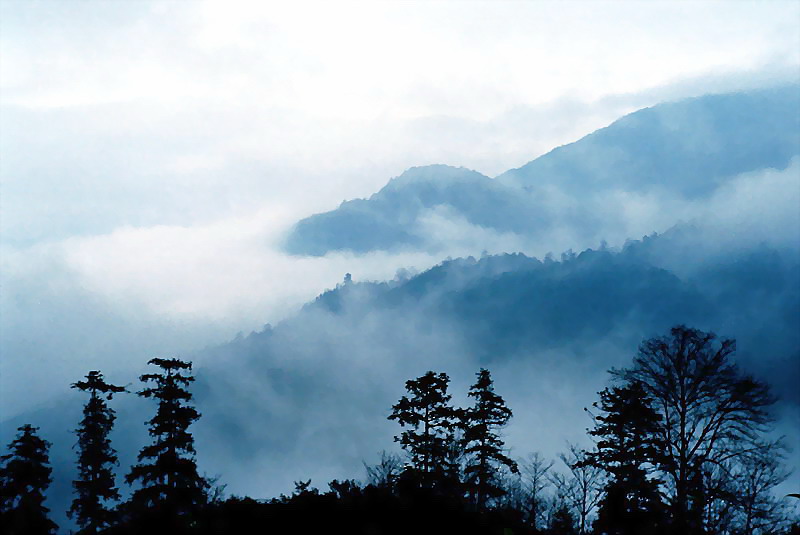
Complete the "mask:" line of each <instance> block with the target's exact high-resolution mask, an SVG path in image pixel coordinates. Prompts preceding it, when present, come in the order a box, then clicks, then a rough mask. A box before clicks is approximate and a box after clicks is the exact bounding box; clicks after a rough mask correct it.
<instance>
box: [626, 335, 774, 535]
mask: <svg viewBox="0 0 800 535" xmlns="http://www.w3.org/2000/svg"><path fill="white" fill-rule="evenodd" d="M735 349H736V343H735V341H734V340H730V339H722V340H719V341H717V338H716V335H714V334H713V333H706V332H702V331H699V330H697V329H692V328H689V327H686V326H683V325H679V326H677V327H674V328H672V330H671V331H670V335H669V336H664V337H657V338H652V339H650V340H645V341H644V342H643V343H642V344H641V346H640V347H639V353H638V355H637V356H636V358H635V359H634V362H633V366H632V367H631V368H628V369H623V370H612V372H611V373H612V374H614V375H615V376H616V377H617V378H620V379H623V380H625V381H627V382H629V383H638V384H640V385H641V386H642V388H643V390H644V392H645V393H646V394H647V396H648V397H649V398H651V399H652V400H653V406H654V408H655V409H656V410H657V411H658V412H659V413H660V416H661V420H660V423H659V424H658V426H657V433H658V435H659V437H658V438H659V439H660V441H661V442H662V443H663V445H664V451H665V455H664V456H663V458H662V461H661V463H660V469H661V470H662V471H663V472H664V473H665V474H666V476H667V477H666V481H665V482H666V483H667V485H668V487H669V489H670V494H669V505H670V508H671V509H672V522H673V530H674V531H676V532H679V533H682V534H685V535H694V534H697V533H703V532H704V531H705V529H704V526H703V510H704V508H705V506H706V504H707V503H708V501H709V496H708V493H707V492H706V489H705V486H704V483H703V478H704V473H705V472H706V470H707V468H708V467H709V466H713V465H716V466H719V465H721V464H722V463H725V462H727V461H729V460H731V459H735V458H737V457H740V456H743V455H745V454H746V453H748V452H750V451H753V450H754V449H756V450H757V449H758V445H757V443H756V442H757V440H758V438H759V436H760V435H761V434H763V433H765V432H766V431H768V430H769V424H770V423H771V422H772V417H771V416H770V414H769V411H768V409H769V408H770V406H771V405H772V404H773V403H774V402H775V398H774V397H773V396H772V395H771V394H770V392H769V387H768V386H767V385H766V384H764V383H762V382H760V381H757V380H756V379H754V378H752V377H749V376H746V375H744V374H742V373H741V372H740V371H739V369H738V368H737V366H736V365H735V364H733V363H732V362H731V361H730V356H731V354H732V353H733V352H734V351H735Z"/></svg>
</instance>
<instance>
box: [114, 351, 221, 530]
mask: <svg viewBox="0 0 800 535" xmlns="http://www.w3.org/2000/svg"><path fill="white" fill-rule="evenodd" d="M148 364H154V365H156V366H158V367H159V368H161V369H162V370H163V372H162V373H154V374H145V375H142V376H141V377H140V380H141V381H142V382H144V383H152V384H153V386H151V387H148V388H144V389H143V390H141V391H139V392H138V395H140V396H142V397H144V398H154V399H156V400H158V409H157V411H156V415H155V416H154V417H153V418H152V419H151V420H149V421H148V422H147V423H148V424H149V426H150V429H149V433H150V436H151V437H153V438H154V441H153V443H152V444H151V445H149V446H146V447H144V448H142V450H141V451H140V452H139V456H138V461H139V462H140V463H141V464H137V465H135V466H133V467H132V468H131V471H130V473H129V474H128V475H127V476H126V477H125V480H126V481H127V483H128V484H132V483H133V482H135V481H139V482H140V484H141V488H139V489H138V490H136V491H135V492H134V493H133V496H132V498H131V504H130V507H131V508H132V509H133V510H134V511H137V512H138V511H140V510H142V509H144V510H150V512H153V511H156V512H158V513H159V514H166V515H169V516H172V518H173V519H180V518H183V517H186V516H187V515H190V514H191V513H192V512H193V511H194V510H195V508H196V507H197V506H198V505H200V504H202V503H204V502H205V501H206V492H207V489H208V487H209V484H208V482H207V481H206V480H205V479H204V478H202V477H201V476H200V475H198V473H197V463H196V461H195V449H194V437H192V435H191V433H189V431H188V428H189V426H190V425H191V424H192V423H194V422H195V421H197V420H198V419H199V418H200V413H198V412H197V411H196V410H195V408H194V407H192V406H190V405H188V403H189V402H190V401H191V400H192V394H191V393H190V392H189V391H188V390H187V388H188V386H189V384H190V383H192V382H193V381H194V377H192V376H191V375H189V374H187V373H186V371H187V370H188V371H190V370H191V369H192V364H191V363H190V362H184V361H181V360H178V359H161V358H155V359H152V360H150V361H149V362H148ZM134 514H136V512H135V513H134Z"/></svg>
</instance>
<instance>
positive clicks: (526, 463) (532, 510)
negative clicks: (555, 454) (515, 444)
mask: <svg viewBox="0 0 800 535" xmlns="http://www.w3.org/2000/svg"><path fill="white" fill-rule="evenodd" d="M552 467H553V461H548V460H545V458H544V457H543V456H542V455H541V454H540V453H539V452H538V451H537V452H534V453H531V454H529V455H528V456H527V457H526V458H525V459H523V460H521V461H520V462H519V468H520V472H521V474H522V478H523V480H524V481H525V483H526V487H527V490H528V510H529V514H530V517H529V520H528V521H529V523H530V525H531V527H533V529H538V524H539V522H540V521H541V520H544V515H545V509H546V503H547V500H546V498H545V492H544V490H545V489H546V488H547V487H548V486H550V480H549V479H548V477H547V476H548V474H549V472H550V469H551V468H552Z"/></svg>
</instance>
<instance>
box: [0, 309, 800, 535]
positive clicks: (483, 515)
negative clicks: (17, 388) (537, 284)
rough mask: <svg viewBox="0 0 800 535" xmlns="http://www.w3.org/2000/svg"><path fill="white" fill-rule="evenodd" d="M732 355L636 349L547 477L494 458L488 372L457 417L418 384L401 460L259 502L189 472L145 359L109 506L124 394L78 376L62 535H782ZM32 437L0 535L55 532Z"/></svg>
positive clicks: (705, 341) (186, 378)
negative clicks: (131, 447) (135, 431)
mask: <svg viewBox="0 0 800 535" xmlns="http://www.w3.org/2000/svg"><path fill="white" fill-rule="evenodd" d="M734 351H735V342H734V341H733V340H729V339H718V338H717V337H716V336H715V335H714V334H713V333H709V332H703V331H699V330H697V329H693V328H690V327H686V326H682V325H681V326H676V327H674V328H672V329H671V331H670V332H669V333H668V334H667V335H664V336H659V337H655V338H651V339H648V340H645V341H644V342H642V344H641V345H640V347H639V351H638V354H637V355H636V357H635V358H634V359H633V362H632V363H631V365H630V366H629V367H627V368H623V369H612V370H611V371H610V376H611V377H610V380H611V382H610V385H609V386H608V387H607V388H605V389H604V390H602V391H601V392H599V394H598V396H599V400H598V401H597V402H595V403H594V405H593V407H592V408H591V409H588V408H587V412H588V413H589V415H590V417H591V418H592V420H593V422H594V426H593V427H592V428H591V429H589V430H588V435H589V437H590V438H591V439H592V442H593V446H592V447H591V448H588V449H582V448H580V447H578V446H574V445H570V446H569V447H568V451H566V452H565V453H564V454H562V455H561V456H560V460H561V462H562V463H563V464H564V468H563V469H562V470H560V471H559V470H556V469H555V468H554V462H553V461H550V460H547V459H545V458H543V457H542V456H541V455H540V454H538V453H533V454H531V455H529V456H528V457H527V458H523V459H514V458H512V457H511V455H510V452H509V451H508V450H507V449H506V448H505V444H504V441H503V438H502V429H503V428H504V427H505V426H506V425H507V424H508V423H509V421H510V420H511V418H512V416H513V412H512V410H511V408H509V407H507V406H506V402H505V400H504V398H503V397H502V396H501V395H500V394H499V393H498V392H496V391H495V387H494V382H493V380H492V377H491V373H490V372H489V370H488V369H485V368H481V369H480V370H479V371H478V372H477V373H476V381H475V383H474V384H473V385H472V386H471V387H470V388H469V391H468V393H467V398H468V399H469V400H470V402H471V406H469V407H465V408H459V407H455V406H453V405H452V395H451V393H449V392H448V388H449V385H450V378H449V376H448V375H447V374H446V373H444V372H435V371H428V372H426V373H425V374H423V375H422V376H420V377H418V378H416V379H410V380H408V381H407V382H406V384H405V386H406V391H407V395H404V396H402V397H401V399H400V400H399V401H398V402H397V403H396V404H395V405H394V406H392V407H391V413H390V414H389V416H388V418H389V419H390V420H393V421H396V422H397V423H398V425H399V426H400V431H399V434H398V435H397V436H396V437H395V441H396V442H398V443H399V445H400V447H401V448H402V450H404V453H405V455H404V456H401V455H399V454H396V453H387V452H383V453H381V460H380V462H379V463H378V464H377V465H374V466H369V465H365V467H366V471H367V479H368V480H367V482H366V483H361V482H359V481H355V480H343V481H339V480H334V481H331V482H330V483H329V484H328V490H327V491H320V490H319V489H317V488H314V487H312V485H311V481H310V480H305V481H303V480H300V481H298V482H296V483H295V486H296V488H295V491H294V492H293V493H292V494H290V495H281V496H279V497H277V498H272V499H263V498H258V499H257V498H251V497H241V496H231V497H227V498H224V497H223V495H222V494H223V493H222V487H219V486H215V485H214V481H212V480H209V479H208V478H206V477H204V476H201V475H200V474H199V473H198V470H197V461H196V457H195V449H194V438H193V436H192V433H191V431H190V430H189V428H190V426H191V425H192V423H194V422H195V421H197V420H198V419H199V418H200V417H201V415H200V413H199V412H198V411H197V410H196V409H195V408H194V407H193V406H192V404H191V402H192V393H191V392H190V386H191V384H192V382H193V381H194V377H193V376H192V373H191V371H192V364H191V363H190V362H185V361H182V360H179V359H177V358H169V359H166V358H156V359H152V360H151V361H150V362H149V364H151V365H154V366H156V367H158V368H159V371H158V372H157V373H148V374H144V375H142V376H140V381H142V383H144V384H145V385H147V386H145V387H144V388H143V389H141V390H139V391H138V392H137V394H138V395H139V396H140V397H142V398H146V399H153V400H155V401H157V403H158V405H157V408H156V412H155V415H154V416H153V417H152V418H151V419H150V420H149V421H147V422H146V424H147V425H148V432H149V435H150V437H151V438H152V443H151V444H150V445H147V446H144V447H143V448H142V449H141V451H140V453H139V456H138V464H135V465H134V466H133V467H131V468H130V471H129V472H128V474H127V475H126V477H125V481H126V483H127V484H128V486H129V487H131V489H132V492H131V493H130V496H129V497H128V498H127V499H125V500H121V498H120V493H119V491H118V489H117V487H116V483H115V481H116V478H115V474H114V467H115V466H116V465H117V458H116V452H115V450H114V448H113V447H112V445H111V443H110V440H109V433H110V431H111V430H112V428H113V425H114V422H115V419H116V416H115V413H114V411H113V409H112V408H110V407H109V406H108V404H107V403H106V402H107V401H111V400H112V398H113V396H114V395H117V394H124V393H125V392H126V391H127V390H126V388H124V387H121V386H116V385H113V384H111V383H107V382H106V381H105V379H104V377H103V375H102V374H101V373H100V372H99V371H91V372H89V373H88V375H87V376H86V379H85V380H84V381H79V382H76V383H74V384H73V385H72V386H73V388H77V389H79V390H81V391H83V392H86V393H88V394H89V400H88V401H87V402H86V405H85V407H84V413H83V414H84V417H83V420H82V421H81V422H80V425H79V427H78V428H77V429H76V431H75V432H76V434H77V437H78V442H77V450H78V459H77V466H78V469H79V470H78V471H79V478H78V479H77V480H76V481H75V482H74V488H75V491H76V498H75V501H74V502H73V506H72V508H71V509H70V513H71V514H72V515H73V516H74V518H75V519H76V521H77V524H78V527H79V531H78V532H77V533H107V534H127V533H147V532H154V533H177V534H180V533H186V534H189V533H191V534H206V533H208V534H211V533H215V534H219V533H272V532H300V533H317V532H342V533H377V534H384V533H385V534H394V533H397V534H400V533H465V534H472V533H475V534H494V533H498V534H500V533H502V534H504V535H505V534H509V533H512V534H549V535H567V534H581V535H588V534H596V535H600V534H609V535H611V534H614V535H629V534H630V535H633V534H639V535H650V534H652V535H678V534H680V535H712V534H714V535H716V534H718V535H779V534H794V535H796V534H797V533H800V524H798V519H797V518H796V517H795V518H793V517H792V516H791V515H792V504H791V503H790V502H789V500H792V499H793V498H791V497H780V496H777V495H776V494H775V492H774V490H775V487H776V486H777V485H778V484H780V483H781V482H783V481H784V480H785V479H786V477H787V471H786V468H785V467H784V464H783V460H784V455H785V447H784V446H783V444H782V442H781V441H780V440H775V439H774V437H772V435H771V432H772V423H773V418H772V415H771V407H772V406H773V405H774V403H775V401H776V399H775V397H774V396H773V395H772V394H771V392H770V388H769V386H768V385H767V384H766V383H764V382H762V381H760V380H758V379H756V378H754V377H751V376H748V375H746V374H744V373H742V372H741V370H740V369H739V368H738V367H737V366H736V364H735V363H734V362H733V361H732V355H733V353H734ZM516 410H518V411H521V410H537V408H536V407H532V408H517V409H516ZM542 410H544V409H542ZM37 431H38V430H37V429H36V428H34V427H32V426H30V425H24V426H22V427H20V428H19V434H18V436H17V438H16V439H15V440H14V441H12V442H11V444H9V446H8V453H7V454H5V455H3V456H0V528H2V532H3V533H8V534H9V535H16V534H20V535H21V534H39V533H41V534H49V533H55V532H56V530H57V529H58V528H57V526H56V525H55V523H54V522H53V521H52V520H50V518H49V510H48V509H47V508H46V507H45V506H44V501H45V493H46V490H47V487H48V485H49V484H50V482H51V469H50V467H49V459H48V448H49V443H48V442H47V441H45V440H43V439H42V438H41V437H39V436H38V433H37ZM531 446H532V447H534V448H535V444H532V445H531Z"/></svg>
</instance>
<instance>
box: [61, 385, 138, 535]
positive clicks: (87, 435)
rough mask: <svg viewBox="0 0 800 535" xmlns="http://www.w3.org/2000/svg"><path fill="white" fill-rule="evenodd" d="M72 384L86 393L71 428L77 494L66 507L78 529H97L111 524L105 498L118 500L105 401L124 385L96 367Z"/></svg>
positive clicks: (109, 415) (109, 413)
mask: <svg viewBox="0 0 800 535" xmlns="http://www.w3.org/2000/svg"><path fill="white" fill-rule="evenodd" d="M72 388H77V389H78V390H81V391H82V392H88V393H89V401H87V402H86V405H84V407H83V420H81V424H80V427H78V429H76V430H75V432H76V433H77V435H78V443H77V446H78V448H79V450H80V453H79V455H78V479H76V480H75V481H73V482H72V486H73V487H74V488H75V491H76V493H77V497H76V498H75V500H74V501H73V502H72V507H71V508H70V510H69V513H68V514H69V516H70V518H74V519H75V521H76V523H77V524H78V526H80V527H81V530H80V531H79V532H78V533H97V532H98V531H100V530H102V529H103V528H104V527H107V526H109V525H111V522H112V520H113V511H112V510H110V509H109V508H107V507H106V502H108V501H110V500H119V489H117V487H116V483H115V481H114V472H113V469H112V466H114V465H116V464H118V463H117V453H116V451H115V450H114V448H112V447H111V441H110V440H109V439H108V435H109V433H110V432H111V429H112V428H113V426H114V420H115V419H116V416H115V414H114V410H113V409H111V408H110V407H109V406H108V404H107V403H106V401H107V400H111V398H112V397H113V395H114V394H116V393H119V392H124V391H125V387H122V386H115V385H112V384H109V383H106V382H105V380H104V379H103V374H102V373H100V372H99V371H90V372H89V373H88V375H86V380H85V381H78V382H77V383H73V385H72Z"/></svg>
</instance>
